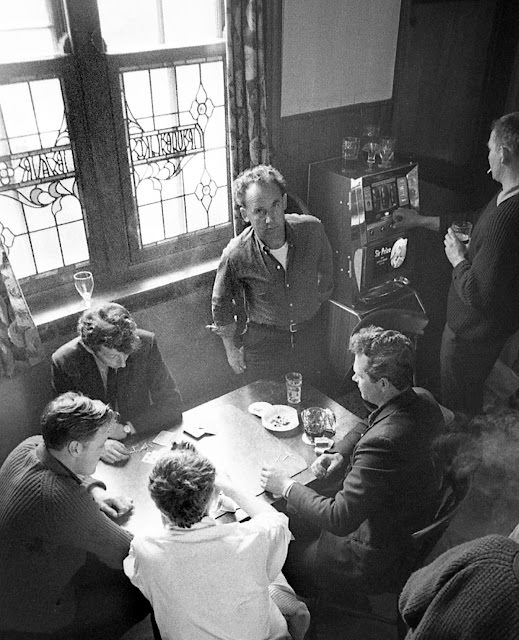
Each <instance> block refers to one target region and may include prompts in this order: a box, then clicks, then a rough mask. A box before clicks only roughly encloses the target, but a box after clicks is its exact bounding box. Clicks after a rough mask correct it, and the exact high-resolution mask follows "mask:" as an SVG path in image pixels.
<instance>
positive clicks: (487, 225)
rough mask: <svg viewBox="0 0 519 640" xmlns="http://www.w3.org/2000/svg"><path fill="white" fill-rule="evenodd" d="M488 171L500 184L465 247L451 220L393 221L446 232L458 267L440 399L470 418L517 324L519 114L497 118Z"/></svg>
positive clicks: (400, 213)
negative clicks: (451, 225) (455, 232)
mask: <svg viewBox="0 0 519 640" xmlns="http://www.w3.org/2000/svg"><path fill="white" fill-rule="evenodd" d="M488 163H489V165H490V169H489V171H488V173H491V174H492V178H493V179H494V180H495V181H496V182H499V183H500V184H501V186H502V189H501V190H500V191H499V192H498V194H497V195H496V196H494V198H492V200H491V201H490V202H489V203H488V205H487V206H486V207H485V209H483V211H482V212H481V213H479V214H477V215H476V216H475V217H474V220H475V225H474V229H473V232H472V237H471V239H470V242H469V245H468V248H467V247H466V246H465V245H464V244H462V243H461V242H460V241H459V240H458V238H457V237H456V235H455V234H454V231H453V230H452V228H449V229H447V227H448V225H449V224H450V222H452V221H453V220H455V219H459V218H466V217H468V216H467V215H466V214H462V216H459V215H458V216H453V215H450V216H447V215H441V216H438V217H436V216H420V215H418V214H417V213H416V212H415V211H413V210H412V209H397V210H396V211H395V212H394V214H393V221H394V224H395V227H396V228H398V227H423V228H426V229H431V230H435V231H441V232H445V230H447V232H446V234H445V241H444V244H445V254H446V256H447V258H448V260H449V262H450V263H451V265H452V267H453V271H452V281H451V286H450V290H449V297H448V302H447V321H446V324H445V329H444V332H443V338H442V346H441V353H440V361H441V385H442V402H443V404H445V405H447V406H448V407H449V408H451V409H454V410H458V411H462V412H464V413H466V414H467V415H468V416H473V415H475V414H477V413H481V412H482V410H483V389H484V383H485V380H486V378H487V376H488V374H489V373H490V371H491V369H492V367H493V366H494V363H495V361H496V360H497V358H498V356H499V353H500V352H501V349H502V348H503V346H504V344H505V342H506V340H507V338H508V337H509V336H511V335H512V334H513V333H515V332H516V331H517V330H518V329H519V251H518V249H517V248H518V247H519V112H514V113H509V114H508V115H505V116H502V117H501V118H499V120H496V121H495V122H494V124H493V126H492V131H491V134H490V139H489V141H488Z"/></svg>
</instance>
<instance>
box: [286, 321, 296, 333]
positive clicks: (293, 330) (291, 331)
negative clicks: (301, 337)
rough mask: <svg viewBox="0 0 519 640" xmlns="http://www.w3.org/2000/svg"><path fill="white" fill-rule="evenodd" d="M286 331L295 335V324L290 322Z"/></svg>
mask: <svg viewBox="0 0 519 640" xmlns="http://www.w3.org/2000/svg"><path fill="white" fill-rule="evenodd" d="M288 330H289V331H290V333H296V332H297V322H291V323H290V324H289V325H288Z"/></svg>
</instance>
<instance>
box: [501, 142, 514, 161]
mask: <svg viewBox="0 0 519 640" xmlns="http://www.w3.org/2000/svg"><path fill="white" fill-rule="evenodd" d="M511 162H512V154H511V153H510V149H509V148H508V147H504V146H503V145H501V164H511Z"/></svg>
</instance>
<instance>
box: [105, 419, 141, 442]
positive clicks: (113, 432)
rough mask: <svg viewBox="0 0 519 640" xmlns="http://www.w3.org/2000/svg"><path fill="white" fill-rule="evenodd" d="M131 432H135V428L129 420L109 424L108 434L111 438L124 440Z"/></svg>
mask: <svg viewBox="0 0 519 640" xmlns="http://www.w3.org/2000/svg"><path fill="white" fill-rule="evenodd" d="M132 433H135V428H134V426H133V425H132V423H131V422H126V423H123V422H115V423H114V424H112V425H111V426H110V433H109V436H110V438H112V440H124V439H125V438H126V437H127V436H129V435H130V434H132Z"/></svg>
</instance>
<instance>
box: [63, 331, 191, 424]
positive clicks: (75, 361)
mask: <svg viewBox="0 0 519 640" xmlns="http://www.w3.org/2000/svg"><path fill="white" fill-rule="evenodd" d="M137 334H138V336H139V338H140V339H141V345H140V348H139V349H138V350H137V351H135V352H134V353H132V354H131V355H130V357H129V358H128V360H127V361H126V367H124V368H122V369H119V370H118V372H117V410H118V411H119V413H120V414H121V418H122V420H123V422H127V421H130V422H131V423H132V424H133V426H134V427H135V429H136V430H137V432H139V433H141V432H145V431H156V430H158V429H161V428H167V427H169V426H171V425H173V424H175V423H177V422H179V421H180V420H181V418H182V407H181V402H182V401H181V397H180V393H179V392H178V390H177V388H176V385H175V381H174V380H173V378H172V377H171V374H170V372H169V370H168V368H167V366H166V364H165V362H164V360H163V359H162V355H161V353H160V351H159V348H158V346H157V341H156V339H155V335H154V334H153V333H150V332H149V331H144V330H143V329H137ZM51 375H52V387H53V389H54V391H55V393H56V394H60V393H64V392H65V391H80V392H82V393H84V394H85V395H87V396H89V397H90V398H94V399H96V400H102V401H103V402H107V401H108V398H107V395H106V389H105V387H104V384H103V380H102V378H101V374H100V373H99V369H98V367H97V364H96V361H95V358H94V356H93V355H92V354H91V353H89V352H88V351H87V350H86V349H85V348H84V346H83V345H82V343H81V341H80V339H79V338H74V340H71V341H70V342H67V343H66V344H64V345H63V346H61V347H60V348H59V349H58V350H57V351H55V352H54V353H53V355H52V365H51Z"/></svg>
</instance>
